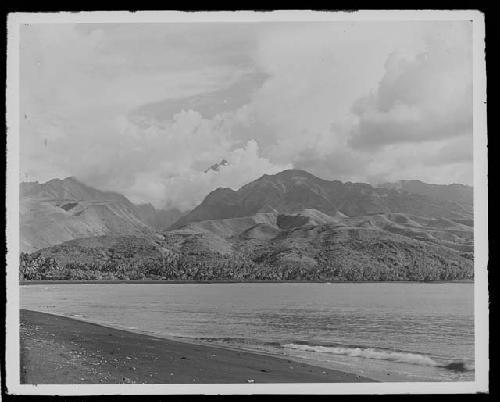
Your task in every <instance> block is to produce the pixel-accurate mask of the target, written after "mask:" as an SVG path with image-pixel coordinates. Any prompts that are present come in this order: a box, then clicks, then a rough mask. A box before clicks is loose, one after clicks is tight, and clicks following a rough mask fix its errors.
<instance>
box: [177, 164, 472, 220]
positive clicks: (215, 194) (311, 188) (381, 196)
mask: <svg viewBox="0 0 500 402" xmlns="http://www.w3.org/2000/svg"><path fill="white" fill-rule="evenodd" d="M433 188H434V187H433ZM422 192H424V191H423V190H422ZM437 192H438V193H439V194H442V195H441V196H440V197H441V198H436V197H431V196H429V195H428V194H420V193H413V192H408V191H405V190H401V189H396V188H375V187H372V186H370V185H369V184H363V183H351V182H347V183H342V182H340V181H338V180H334V181H329V180H323V179H320V178H318V177H315V176H313V175H312V174H310V173H307V172H305V171H302V170H285V171H283V172H281V173H278V174H276V175H272V176H269V175H264V176H262V177H261V178H259V179H257V180H255V181H253V182H251V183H249V184H247V185H245V186H243V187H241V188H240V189H239V190H238V191H234V190H232V189H229V188H219V189H217V190H214V191H212V192H211V193H210V194H208V195H207V197H206V198H205V199H204V200H203V202H202V203H201V204H200V205H198V206H197V207H196V208H194V209H193V210H192V211H191V212H190V213H188V214H187V215H185V216H183V217H182V218H180V219H179V220H178V221H177V222H176V223H175V224H174V225H172V228H173V229H175V228H180V227H182V226H183V225H185V224H187V223H189V222H197V221H205V220H214V219H227V218H236V217H243V216H252V215H254V214H256V213H258V212H275V213H293V212H297V211H300V210H303V209H315V210H318V211H320V212H322V213H324V214H326V215H330V216H335V215H336V214H337V213H339V212H340V213H342V214H344V215H347V216H364V215H371V214H384V213H408V214H411V215H417V216H427V217H445V218H450V219H471V218H472V204H468V203H463V204H461V203H458V202H454V201H453V199H452V200H451V201H450V200H449V199H446V197H445V195H444V194H445V192H444V191H443V192H439V191H437Z"/></svg>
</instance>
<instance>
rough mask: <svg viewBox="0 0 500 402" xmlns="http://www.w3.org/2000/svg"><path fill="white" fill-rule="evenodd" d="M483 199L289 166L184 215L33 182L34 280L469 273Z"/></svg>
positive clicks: (26, 236)
mask: <svg viewBox="0 0 500 402" xmlns="http://www.w3.org/2000/svg"><path fill="white" fill-rule="evenodd" d="M472 198H473V189H472V187H470V186H463V185H446V186H445V185H435V184H426V183H423V182H420V181H401V182H397V183H390V184H383V185H380V186H379V187H374V186H371V185H369V184H364V183H351V182H347V183H342V182H340V181H338V180H334V181H329V180H324V179H320V178H318V177H316V176H314V175H312V174H310V173H308V172H305V171H301V170H286V171H283V172H281V173H278V174H276V175H264V176H262V177H261V178H259V179H257V180H255V181H253V182H251V183H248V184H247V185H245V186H243V187H241V188H240V189H238V190H236V191H235V190H232V189H229V188H219V189H216V190H214V191H212V192H211V193H210V194H208V195H207V196H206V197H205V199H204V200H203V201H202V202H201V203H200V204H199V205H198V206H196V207H195V208H194V209H193V210H192V211H189V212H188V213H186V214H181V212H180V211H178V210H157V209H155V208H154V207H153V206H152V205H150V204H143V205H135V204H133V203H132V202H130V201H129V200H128V199H127V198H126V197H124V196H123V195H120V194H117V193H114V192H106V191H100V190H96V189H93V188H91V187H89V186H86V185H85V184H83V183H81V182H79V181H78V180H76V179H75V178H66V179H64V180H58V179H55V180H51V181H49V182H47V183H44V184H38V183H22V184H21V250H22V251H25V252H28V253H29V255H27V254H24V255H23V257H22V267H24V268H22V269H24V271H23V272H24V274H23V275H24V277H25V278H28V279H29V278H31V279H34V278H35V279H36V278H38V276H37V275H41V274H40V268H39V267H40V266H45V265H47V264H49V266H48V267H46V268H44V272H46V273H47V272H51V273H50V274H43V275H48V277H54V276H55V277H64V278H69V279H75V278H76V279H110V278H124V279H127V278H128V279H142V278H157V279H161V278H167V279H241V280H248V279H322V280H335V279H342V280H346V279H347V280H401V279H407V280H435V279H470V278H471V277H472V276H473V263H472V259H473V257H472V256H473V208H472ZM34 267H38V268H34ZM30 275H31V276H30ZM33 275H34V276H33ZM43 275H42V276H43ZM51 275H52V276H51ZM58 275H59V276H58Z"/></svg>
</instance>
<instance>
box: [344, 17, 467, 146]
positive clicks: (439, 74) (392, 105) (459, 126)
mask: <svg viewBox="0 0 500 402" xmlns="http://www.w3.org/2000/svg"><path fill="white" fill-rule="evenodd" d="M470 30H471V26H470V24H464V23H461V24H452V25H450V26H448V27H447V29H446V30H445V31H444V32H440V33H441V35H434V36H429V37H428V38H427V45H426V49H425V50H424V51H423V52H419V53H417V54H413V55H408V54H400V53H392V54H391V55H390V56H389V57H388V58H387V61H386V63H385V73H384V76H383V77H382V79H381V81H380V83H379V85H378V88H377V89H376V91H375V92H374V93H372V94H370V95H368V96H365V97H362V98H360V99H358V100H357V101H356V102H355V103H354V105H353V108H352V111H353V113H354V114H355V115H357V116H358V118H359V122H358V124H357V125H356V126H355V127H354V128H353V129H352V132H351V135H352V137H351V140H350V144H351V145H352V146H353V147H354V148H358V149H365V150H373V149H377V148H380V147H383V146H386V145H389V144H395V143H405V142H410V143H420V142H422V141H436V140H440V139H447V138H452V137H456V136H462V135H469V136H470V135H471V134H472V63H471V51H472V48H471V46H472V43H471V35H470V32H471V31H470ZM443 33H444V35H443Z"/></svg>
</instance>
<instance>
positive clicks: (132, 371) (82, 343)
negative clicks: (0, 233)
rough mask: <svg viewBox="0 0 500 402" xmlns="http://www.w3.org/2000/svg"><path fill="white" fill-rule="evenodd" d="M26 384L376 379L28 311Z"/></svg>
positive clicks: (24, 324) (24, 317) (23, 329)
mask: <svg viewBox="0 0 500 402" xmlns="http://www.w3.org/2000/svg"><path fill="white" fill-rule="evenodd" d="M20 314H21V321H20V322H21V325H20V335H21V349H20V353H21V383H24V384H76V383H80V384H83V383H89V384H122V383H130V384H168V383H184V384H186V383H191V384H193V383H194V384H203V383H205V384H209V383H248V382H255V383H287V382H290V383H292V382H293V383H301V382H304V383H306V382H308V383H311V382H312V383H314V382H317V383H326V382H372V381H373V380H371V379H368V378H363V377H360V376H357V375H355V374H349V373H343V372H341V371H335V370H329V369H325V368H321V367H315V366H310V365H307V364H304V363H298V362H295V361H292V360H287V359H281V358H277V357H272V356H264V355H260V354H256V353H250V352H244V351H235V350H229V349H224V348H220V347H212V346H205V345H195V344H190V343H185V342H178V341H173V340H169V339H163V338H156V337H153V336H148V335H142V334H137V333H133V332H128V331H122V330H118V329H113V328H109V327H104V326H101V325H97V324H92V323H86V322H83V321H78V320H73V319H71V318H67V317H60V316H55V315H52V314H45V313H39V312H34V311H30V310H21V312H20Z"/></svg>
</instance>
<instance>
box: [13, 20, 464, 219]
mask: <svg viewBox="0 0 500 402" xmlns="http://www.w3.org/2000/svg"><path fill="white" fill-rule="evenodd" d="M471 28H472V26H471V23H469V22H408V21H406V22H308V23H286V22H280V23H246V24H245V23H203V24H202V23H191V24H189V23H175V24H174V23H170V24H151V23H150V24H138V23H137V24H31V25H25V26H22V27H21V42H20V97H21V103H20V107H21V133H20V141H21V173H20V174H21V180H22V181H34V180H38V181H41V182H43V181H46V180H49V179H52V178H55V177H59V178H63V177H66V176H76V177H77V178H79V179H80V180H82V181H84V182H85V183H87V184H89V185H92V186H95V187H97V188H101V189H109V190H115V191H119V192H121V193H123V194H125V195H126V196H128V197H129V198H130V199H131V200H132V201H134V202H151V203H153V204H154V205H156V206H159V207H164V206H178V207H180V208H182V209H187V208H191V207H193V206H194V205H195V204H197V203H198V202H200V201H201V200H202V199H203V197H204V196H205V195H206V194H207V193H208V192H209V191H211V190H213V189H215V188H217V187H232V188H235V189H236V188H238V187H240V186H241V185H243V184H246V183H247V182H249V181H251V180H254V179H256V178H258V177H260V176H261V175H263V174H264V173H267V174H273V173H276V172H279V171H281V170H284V169H289V168H298V169H305V170H307V171H309V172H311V173H313V174H315V175H317V176H319V177H322V178H325V179H340V180H343V181H348V180H350V181H363V182H370V183H380V182H385V181H393V180H399V179H421V180H424V181H428V182H432V183H451V182H458V183H465V184H472V41H471V40H472V30H471ZM222 159H225V160H227V161H228V165H227V166H223V167H221V168H220V170H219V171H218V172H216V171H212V170H209V171H208V172H205V170H206V169H207V168H208V167H209V166H211V165H213V164H214V163H217V162H220V161H221V160H222Z"/></svg>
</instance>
